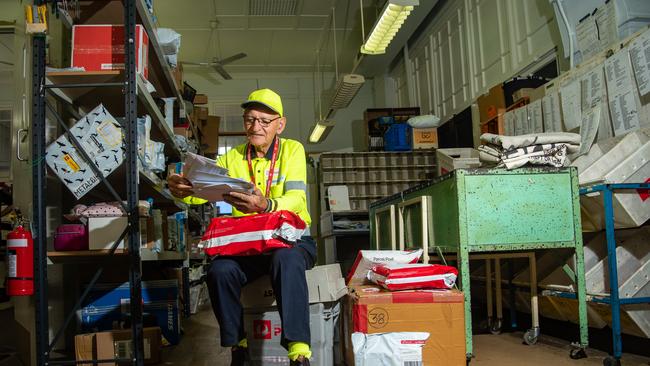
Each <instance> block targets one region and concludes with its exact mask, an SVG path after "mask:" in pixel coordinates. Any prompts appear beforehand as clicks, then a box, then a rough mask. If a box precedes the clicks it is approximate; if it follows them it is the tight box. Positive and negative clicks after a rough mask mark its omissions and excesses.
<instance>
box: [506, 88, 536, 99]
mask: <svg viewBox="0 0 650 366" xmlns="http://www.w3.org/2000/svg"><path fill="white" fill-rule="evenodd" d="M534 90H535V89H533V88H521V89H518V90H515V92H514V93H512V100H513V102H516V101H518V100H519V99H521V98H524V97H528V98H530V96H531V94H532V93H533V91H534Z"/></svg>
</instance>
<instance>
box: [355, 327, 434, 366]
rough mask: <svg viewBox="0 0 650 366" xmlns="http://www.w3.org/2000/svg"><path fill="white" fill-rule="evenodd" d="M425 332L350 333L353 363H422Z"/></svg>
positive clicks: (389, 365)
mask: <svg viewBox="0 0 650 366" xmlns="http://www.w3.org/2000/svg"><path fill="white" fill-rule="evenodd" d="M427 339H429V333H427V332H390V333H375V334H364V333H360V332H355V333H352V347H353V349H354V364H355V365H357V366H370V365H372V366H405V365H422V348H423V347H424V344H425V343H426V341H427Z"/></svg>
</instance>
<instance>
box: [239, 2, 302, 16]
mask: <svg viewBox="0 0 650 366" xmlns="http://www.w3.org/2000/svg"><path fill="white" fill-rule="evenodd" d="M297 3H298V0H249V2H248V15H255V16H293V15H296V5H297Z"/></svg>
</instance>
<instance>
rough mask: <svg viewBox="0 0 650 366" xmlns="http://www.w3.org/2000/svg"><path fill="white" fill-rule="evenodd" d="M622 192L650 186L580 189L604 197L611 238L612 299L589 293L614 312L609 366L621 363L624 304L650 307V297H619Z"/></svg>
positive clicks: (590, 298)
mask: <svg viewBox="0 0 650 366" xmlns="http://www.w3.org/2000/svg"><path fill="white" fill-rule="evenodd" d="M621 190H650V183H619V184H598V185H594V186H591V187H584V188H581V189H580V195H588V194H589V195H591V194H594V193H600V194H602V195H603V202H604V206H605V232H606V237H607V271H608V273H609V277H608V278H609V286H608V287H609V289H610V294H609V296H602V295H590V294H587V301H589V302H594V303H600V304H605V305H608V306H610V307H611V312H612V354H611V355H610V356H608V357H606V358H605V359H604V360H603V364H604V365H605V366H614V365H620V364H621V355H622V354H623V342H622V340H621V305H633V304H650V297H624V298H621V296H620V294H619V283H618V265H617V264H618V260H617V258H616V233H615V230H614V207H613V199H612V198H613V197H612V196H613V195H614V191H621ZM544 294H545V295H549V296H557V297H564V298H570V299H575V298H576V294H575V293H572V292H562V291H555V290H548V291H545V292H544Z"/></svg>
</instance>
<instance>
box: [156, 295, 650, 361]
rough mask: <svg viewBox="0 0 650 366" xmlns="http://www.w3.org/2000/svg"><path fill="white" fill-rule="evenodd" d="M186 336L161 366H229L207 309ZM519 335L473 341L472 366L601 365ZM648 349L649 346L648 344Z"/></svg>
mask: <svg viewBox="0 0 650 366" xmlns="http://www.w3.org/2000/svg"><path fill="white" fill-rule="evenodd" d="M183 330H184V332H185V334H184V336H183V338H182V341H181V343H180V344H179V345H177V346H173V347H167V348H164V349H163V358H162V359H163V361H164V362H163V365H173V366H208V365H209V366H228V365H230V350H229V349H226V348H222V347H221V346H220V345H219V328H218V325H217V322H216V320H215V318H214V315H213V314H212V311H211V309H210V308H209V305H207V306H205V307H203V308H202V309H201V310H200V311H199V313H197V314H195V315H193V316H192V317H190V319H187V320H184V321H183ZM521 336H522V334H520V333H507V334H501V335H498V336H495V335H491V334H490V335H477V336H475V337H474V347H475V355H476V356H475V358H474V359H473V360H472V362H471V365H472V366H475V365H481V366H483V365H498V366H522V365H526V366H537V365H539V366H565V365H566V366H584V365H593V366H596V365H602V359H603V357H605V356H606V354H605V353H604V352H600V351H596V350H591V349H590V350H588V352H587V354H588V355H589V357H588V358H586V359H582V360H571V359H570V358H569V350H570V349H571V347H570V346H569V344H568V343H567V342H566V341H563V340H559V339H556V338H551V337H547V336H543V335H542V336H541V337H540V340H539V342H538V343H537V344H536V345H535V346H527V345H524V344H522V338H521ZM649 345H650V342H649ZM622 365H624V366H649V365H650V358H644V357H638V356H634V355H624V357H623V361H622Z"/></svg>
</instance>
